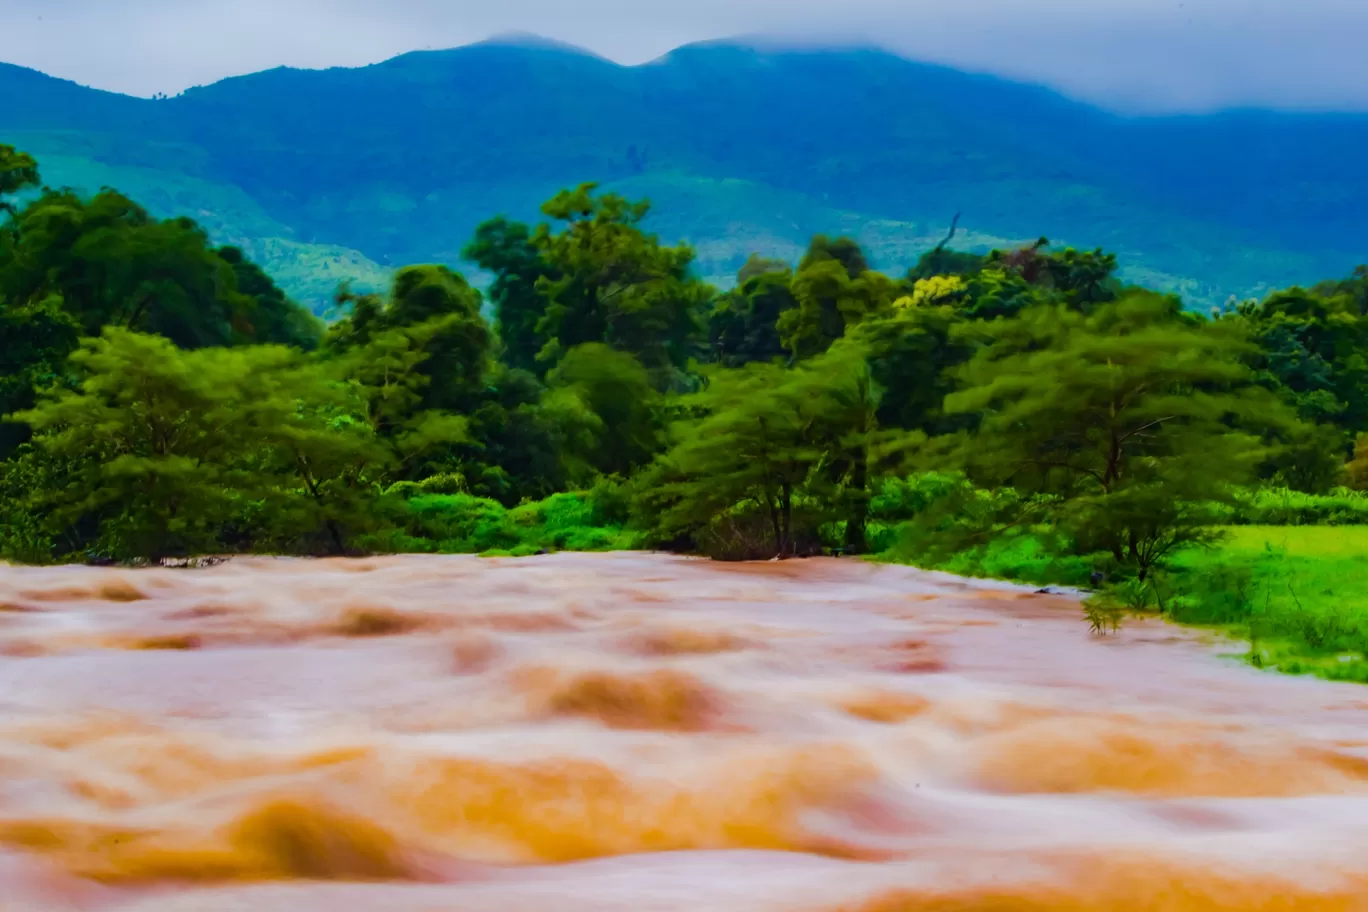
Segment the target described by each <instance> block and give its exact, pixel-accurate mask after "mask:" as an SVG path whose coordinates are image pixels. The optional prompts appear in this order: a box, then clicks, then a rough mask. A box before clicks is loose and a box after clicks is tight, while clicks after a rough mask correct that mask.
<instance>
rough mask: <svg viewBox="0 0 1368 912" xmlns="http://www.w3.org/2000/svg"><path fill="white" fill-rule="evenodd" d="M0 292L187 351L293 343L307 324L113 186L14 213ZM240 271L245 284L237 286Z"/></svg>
mask: <svg viewBox="0 0 1368 912" xmlns="http://www.w3.org/2000/svg"><path fill="white" fill-rule="evenodd" d="M9 230H10V232H11V233H12V236H13V238H14V240H13V242H12V249H11V250H10V251H9V253H8V254H7V255H6V256H5V257H4V259H3V262H0V298H3V299H4V300H5V301H7V302H10V303H11V304H12V305H14V306H25V305H31V304H33V303H35V302H38V301H43V300H45V299H56V300H60V301H61V302H62V306H63V307H64V308H65V309H66V310H67V312H68V313H69V314H71V316H72V318H73V319H75V320H76V322H77V323H78V324H79V325H80V326H81V327H82V330H83V331H84V332H86V333H98V332H99V330H100V328H101V327H104V326H109V325H113V326H122V327H124V328H128V329H135V330H139V331H143V332H153V333H157V334H159V335H164V336H166V337H167V338H169V339H171V340H172V341H174V342H175V343H176V344H177V345H180V346H183V347H187V348H193V347H202V346H206V345H229V344H238V343H248V342H258V343H260V342H281V343H285V344H300V343H301V342H303V341H307V339H308V337H309V335H310V334H311V332H312V329H311V322H310V321H311V320H312V318H311V317H309V316H308V315H307V314H306V313H303V312H302V311H301V310H300V309H299V308H298V307H297V306H296V305H294V304H292V303H291V302H289V301H288V300H286V299H285V298H284V296H283V295H281V294H280V293H279V292H278V290H277V289H275V288H274V286H273V285H270V284H269V283H263V282H262V281H261V279H262V278H263V277H261V276H258V275H256V274H253V273H251V271H250V270H248V269H246V268H245V267H244V266H243V261H242V257H241V255H240V253H237V252H235V249H233V248H230V249H229V250H228V252H227V257H228V258H227V259H225V256H224V255H223V254H222V252H220V251H217V250H215V249H214V248H213V247H212V246H211V245H210V244H209V240H208V237H207V236H206V234H205V233H204V232H203V231H202V230H201V229H200V228H199V227H198V226H197V225H196V224H195V223H194V222H193V221H191V220H190V219H188V218H174V219H166V220H158V219H154V218H153V217H152V216H150V215H149V214H148V213H147V211H146V210H145V209H143V208H142V207H141V206H139V205H138V204H137V203H135V202H133V201H132V200H130V199H128V198H127V197H125V196H123V195H122V194H120V193H118V192H116V191H113V190H104V191H101V192H100V193H98V194H96V195H95V196H94V197H92V198H91V199H89V200H86V199H83V198H81V197H80V196H78V195H76V194H74V193H72V192H70V191H47V192H45V193H43V194H42V195H41V196H39V197H38V198H37V199H35V200H33V201H32V202H30V203H29V204H28V205H27V206H24V207H23V208H21V209H20V210H19V211H18V212H17V213H15V214H14V216H13V219H12V224H11V226H10V229H9ZM239 275H242V276H243V277H244V278H245V279H249V280H251V281H249V282H248V285H249V288H248V289H247V290H244V289H242V288H239V287H238V278H239Z"/></svg>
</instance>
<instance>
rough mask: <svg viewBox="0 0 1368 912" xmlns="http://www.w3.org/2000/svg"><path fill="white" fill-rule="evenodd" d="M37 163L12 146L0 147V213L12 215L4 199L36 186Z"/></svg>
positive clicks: (10, 208) (12, 210)
mask: <svg viewBox="0 0 1368 912" xmlns="http://www.w3.org/2000/svg"><path fill="white" fill-rule="evenodd" d="M38 180H39V179H38V162H36V161H34V159H33V156H31V155H29V154H27V153H25V152H20V151H19V150H18V149H16V148H14V146H6V145H0V212H7V213H10V214H11V215H13V214H14V206H13V205H12V204H11V203H9V202H8V201H7V200H6V199H5V197H7V196H13V195H14V194H16V193H19V192H20V191H22V190H25V189H27V188H29V187H36V186H38Z"/></svg>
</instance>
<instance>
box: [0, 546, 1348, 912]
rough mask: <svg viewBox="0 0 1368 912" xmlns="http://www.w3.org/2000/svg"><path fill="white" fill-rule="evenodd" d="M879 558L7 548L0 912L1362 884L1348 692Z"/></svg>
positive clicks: (811, 905)
mask: <svg viewBox="0 0 1368 912" xmlns="http://www.w3.org/2000/svg"><path fill="white" fill-rule="evenodd" d="M1228 651H1230V649H1229V647H1225V648H1224V649H1223V647H1222V646H1221V645H1220V644H1215V643H1210V642H1204V641H1203V640H1202V639H1201V638H1199V637H1198V636H1196V635H1194V634H1190V633H1186V632H1183V631H1180V630H1178V629H1176V628H1172V627H1167V626H1165V625H1162V624H1159V623H1155V622H1144V623H1134V624H1132V625H1130V626H1128V627H1126V628H1124V629H1123V630H1122V631H1121V632H1120V633H1119V634H1117V635H1115V636H1108V637H1096V636H1093V635H1091V634H1090V633H1089V632H1088V628H1087V625H1086V624H1085V623H1084V622H1083V621H1082V619H1081V612H1080V609H1079V606H1078V604H1077V602H1076V601H1075V600H1073V599H1071V598H1068V597H1065V596H1054V595H1038V594H1034V593H1032V592H1030V591H1029V590H1026V589H1021V588H1018V587H1012V586H1006V585H998V584H992V583H982V582H970V581H964V580H957V579H954V578H951V577H947V576H941V575H937V574H929V573H922V572H918V571H915V570H910V569H907V568H900V567H889V566H872V565H867V564H864V563H859V562H853V561H837V560H811V561H792V562H785V563H764V564H746V565H722V564H712V563H707V562H703V561H697V560H691V559H686V558H679V557H668V556H660V555H645V554H635V555H571V554H562V555H552V556H547V557H541V558H530V559H524V560H483V559H479V558H466V557H403V558H386V559H376V560H357V561H304V560H268V559H253V560H235V561H232V562H229V563H227V564H223V565H220V566H217V567H213V568H209V569H202V570H171V569H156V570H144V571H126V570H105V569H92V568H71V567H67V568H56V569H29V568H13V567H4V566H0V910H4V912H9V910H43V912H48V910H56V909H80V910H100V912H103V910H119V912H125V910H129V912H131V910H138V912H145V910H187V912H189V910H194V912H228V910H251V912H312V910H321V912H358V910H359V912H365V910H377V912H379V910H384V912H436V910H461V912H485V910H489V912H522V910H529V912H530V910H538V912H544V910H547V909H555V910H556V912H581V910H586V912H587V910H624V912H626V910H632V912H649V910H662V912H663V910H691V912H701V910H708V912H712V910H717V912H730V910H775V912H779V910H784V912H789V910H810V912H836V910H841V912H914V910H936V912H959V910H963V912H969V910H991V912H1006V910H1047V909H1065V910H1098V912H1101V910H1123V912H1124V910H1161V912H1178V910H1195V909H1261V910H1278V912H1287V910H1368V690H1364V689H1361V688H1357V687H1354V686H1352V685H1337V684H1331V683H1326V682H1322V681H1315V680H1310V679H1298V678H1287V677H1279V676H1276V675H1273V674H1267V673H1261V672H1258V671H1255V670H1253V669H1250V668H1247V667H1244V666H1242V665H1240V664H1239V663H1238V662H1236V661H1234V660H1232V659H1231V658H1229V657H1228V656H1224V655H1223V654H1222V653H1223V652H1228Z"/></svg>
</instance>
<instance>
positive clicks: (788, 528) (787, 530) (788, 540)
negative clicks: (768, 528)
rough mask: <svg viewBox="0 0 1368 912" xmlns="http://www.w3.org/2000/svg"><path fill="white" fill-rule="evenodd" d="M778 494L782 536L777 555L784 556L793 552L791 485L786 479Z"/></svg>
mask: <svg viewBox="0 0 1368 912" xmlns="http://www.w3.org/2000/svg"><path fill="white" fill-rule="evenodd" d="M780 496H781V498H782V507H783V511H784V536H783V542H782V546H781V547H780V549H779V556H780V557H781V558H784V557H789V556H791V555H792V554H793V487H792V486H791V485H790V484H789V483H788V482H787V481H786V482H784V487H783V493H782V494H781V495H780Z"/></svg>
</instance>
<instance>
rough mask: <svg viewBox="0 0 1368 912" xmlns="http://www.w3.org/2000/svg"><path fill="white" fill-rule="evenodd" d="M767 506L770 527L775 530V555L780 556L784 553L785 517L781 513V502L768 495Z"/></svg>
mask: <svg viewBox="0 0 1368 912" xmlns="http://www.w3.org/2000/svg"><path fill="white" fill-rule="evenodd" d="M765 508H766V509H767V510H769V515H770V528H772V529H773V530H774V556H775V557H779V556H781V555H782V554H783V553H784V525H783V518H782V517H781V516H780V514H779V504H777V503H775V502H774V500H772V499H770V498H768V497H766V498H765Z"/></svg>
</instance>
